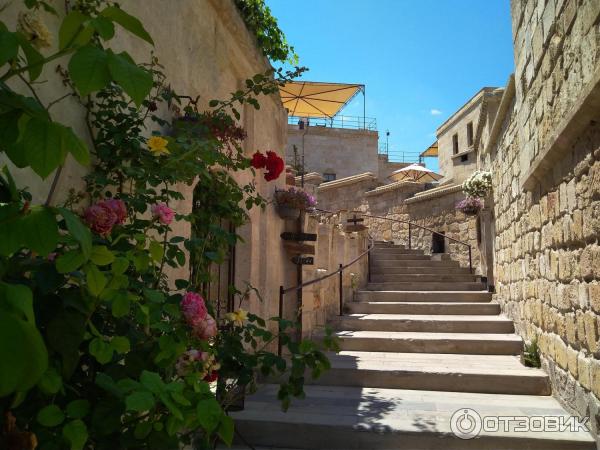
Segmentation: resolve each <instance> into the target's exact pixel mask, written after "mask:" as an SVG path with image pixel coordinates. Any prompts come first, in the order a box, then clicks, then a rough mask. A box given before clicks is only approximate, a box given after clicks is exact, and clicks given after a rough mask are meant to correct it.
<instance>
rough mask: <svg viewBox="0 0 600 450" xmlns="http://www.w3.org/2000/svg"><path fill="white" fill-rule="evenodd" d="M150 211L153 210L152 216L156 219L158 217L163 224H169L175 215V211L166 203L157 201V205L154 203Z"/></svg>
mask: <svg viewBox="0 0 600 450" xmlns="http://www.w3.org/2000/svg"><path fill="white" fill-rule="evenodd" d="M150 211H152V216H153V217H154V218H155V219H158V221H159V222H160V223H162V224H163V225H169V224H170V223H171V222H172V221H173V218H174V217H175V212H174V211H173V210H172V209H171V208H169V207H168V206H167V205H166V204H165V203H156V204H155V205H152V207H151V208H150Z"/></svg>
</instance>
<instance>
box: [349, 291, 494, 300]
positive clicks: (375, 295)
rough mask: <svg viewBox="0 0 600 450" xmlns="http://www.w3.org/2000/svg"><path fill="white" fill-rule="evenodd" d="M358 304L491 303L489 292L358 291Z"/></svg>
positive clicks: (355, 296)
mask: <svg viewBox="0 0 600 450" xmlns="http://www.w3.org/2000/svg"><path fill="white" fill-rule="evenodd" d="M354 298H355V300H356V301H358V302H445V303H446V302H448V303H452V302H461V303H464V302H472V303H478V302H489V301H491V300H492V294H491V293H489V292H487V291H362V290H361V291H357V292H356V293H355V294H354Z"/></svg>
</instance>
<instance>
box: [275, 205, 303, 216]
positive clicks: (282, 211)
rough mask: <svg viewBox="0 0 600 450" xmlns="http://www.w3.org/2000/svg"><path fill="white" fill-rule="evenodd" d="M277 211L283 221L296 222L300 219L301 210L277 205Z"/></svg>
mask: <svg viewBox="0 0 600 450" xmlns="http://www.w3.org/2000/svg"><path fill="white" fill-rule="evenodd" d="M275 210H276V211H277V214H279V217H281V218H282V219H289V220H295V219H297V218H298V217H300V210H299V209H298V208H292V207H291V206H287V205H276V206H275Z"/></svg>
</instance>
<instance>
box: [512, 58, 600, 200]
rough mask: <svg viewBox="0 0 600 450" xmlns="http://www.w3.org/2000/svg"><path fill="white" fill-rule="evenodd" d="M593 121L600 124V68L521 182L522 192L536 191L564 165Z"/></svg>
mask: <svg viewBox="0 0 600 450" xmlns="http://www.w3.org/2000/svg"><path fill="white" fill-rule="evenodd" d="M592 121H600V67H598V68H596V71H595V73H594V76H593V77H592V79H591V80H590V81H589V83H588V84H587V85H586V86H585V88H584V89H583V90H582V93H581V95H580V97H579V98H578V99H577V101H576V102H575V103H574V104H573V106H572V107H571V111H569V113H568V114H566V115H565V117H564V118H563V120H562V121H561V122H560V124H559V125H558V126H557V127H556V131H555V132H554V133H553V135H552V137H551V139H550V141H549V143H548V144H547V145H546V147H545V148H544V149H542V150H541V151H540V153H539V155H538V156H537V157H536V158H535V159H534V160H533V162H532V163H531V166H530V167H529V170H527V172H526V173H525V174H524V175H523V177H522V178H521V179H520V185H521V188H522V189H525V190H533V189H534V188H535V186H536V184H537V183H538V182H540V181H543V179H544V177H545V176H546V175H547V174H548V172H551V171H552V170H553V169H554V166H555V165H556V164H559V163H560V158H561V157H562V155H563V154H564V153H566V152H568V151H569V150H570V148H571V145H572V144H573V142H574V140H575V139H576V138H577V136H579V135H580V134H581V132H582V131H583V130H584V129H585V128H586V127H587V126H588V125H589V124H590V122H592Z"/></svg>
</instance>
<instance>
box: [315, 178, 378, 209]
mask: <svg viewBox="0 0 600 450" xmlns="http://www.w3.org/2000/svg"><path fill="white" fill-rule="evenodd" d="M379 184H380V183H379V182H378V181H377V179H376V177H375V175H374V174H372V173H370V172H368V173H361V174H360V175H356V176H353V177H347V178H343V179H341V180H336V181H330V182H329V183H323V184H321V185H319V187H318V188H317V189H316V194H317V202H318V205H317V206H318V208H321V209H326V210H329V211H338V210H340V209H345V210H352V209H354V208H356V207H357V206H358V205H360V202H361V199H362V198H363V197H364V195H365V192H367V191H370V190H372V189H374V188H375V187H376V186H378V185H379Z"/></svg>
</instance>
